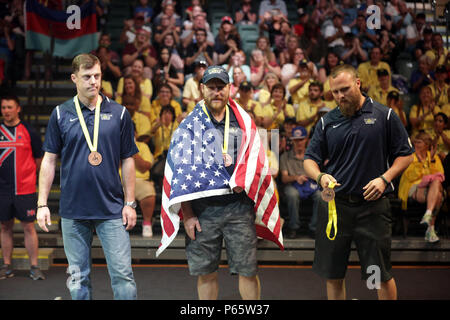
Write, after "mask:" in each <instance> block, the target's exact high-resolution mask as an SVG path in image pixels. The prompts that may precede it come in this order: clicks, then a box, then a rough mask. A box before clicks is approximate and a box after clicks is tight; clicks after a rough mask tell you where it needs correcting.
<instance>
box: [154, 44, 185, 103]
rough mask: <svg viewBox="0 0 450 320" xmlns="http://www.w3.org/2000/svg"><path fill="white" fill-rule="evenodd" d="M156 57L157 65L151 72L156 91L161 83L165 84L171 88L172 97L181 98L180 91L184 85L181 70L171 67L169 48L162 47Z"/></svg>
mask: <svg viewBox="0 0 450 320" xmlns="http://www.w3.org/2000/svg"><path fill="white" fill-rule="evenodd" d="M158 56H159V59H158V63H157V64H156V66H155V69H154V70H153V74H154V75H155V76H154V78H153V82H154V84H155V86H156V88H157V90H158V88H159V87H160V86H161V85H162V84H163V83H166V84H168V85H169V86H170V87H171V88H172V93H173V95H174V97H176V98H179V97H181V89H182V87H183V84H184V73H183V70H180V69H177V68H175V67H174V66H173V65H172V63H171V53H170V50H169V48H166V47H162V48H161V50H160V51H159V55H158Z"/></svg>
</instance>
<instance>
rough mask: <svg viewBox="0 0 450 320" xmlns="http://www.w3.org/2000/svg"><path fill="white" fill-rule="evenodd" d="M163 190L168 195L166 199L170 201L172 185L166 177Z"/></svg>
mask: <svg viewBox="0 0 450 320" xmlns="http://www.w3.org/2000/svg"><path fill="white" fill-rule="evenodd" d="M163 190H164V194H165V195H166V197H167V198H168V199H170V184H169V181H167V178H166V177H165V176H164V180H163Z"/></svg>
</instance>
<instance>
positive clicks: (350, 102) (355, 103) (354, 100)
mask: <svg viewBox="0 0 450 320" xmlns="http://www.w3.org/2000/svg"><path fill="white" fill-rule="evenodd" d="M358 107H359V97H356V96H350V97H347V98H346V99H345V100H344V101H342V100H341V101H340V102H339V110H340V111H341V113H342V114H343V115H344V117H347V118H351V117H352V116H353V115H354V114H355V113H356V111H357V110H358Z"/></svg>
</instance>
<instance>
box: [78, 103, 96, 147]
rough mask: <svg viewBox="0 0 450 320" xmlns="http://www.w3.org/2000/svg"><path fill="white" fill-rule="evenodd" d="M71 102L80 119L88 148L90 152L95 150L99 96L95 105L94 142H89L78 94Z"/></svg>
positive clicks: (89, 138)
mask: <svg viewBox="0 0 450 320" xmlns="http://www.w3.org/2000/svg"><path fill="white" fill-rule="evenodd" d="M73 102H74V103H75V109H76V110H77V115H78V119H79V121H80V126H81V129H82V130H83V134H84V138H85V139H86V142H87V144H88V147H89V150H91V152H94V151H97V145H98V131H99V127H100V104H101V98H100V96H98V97H97V105H96V106H95V120H94V142H91V137H90V136H89V131H88V129H87V127H86V122H85V121H84V117H83V113H82V112H81V107H80V103H79V102H78V96H75V97H74V98H73Z"/></svg>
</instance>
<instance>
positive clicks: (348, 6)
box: [336, 0, 358, 28]
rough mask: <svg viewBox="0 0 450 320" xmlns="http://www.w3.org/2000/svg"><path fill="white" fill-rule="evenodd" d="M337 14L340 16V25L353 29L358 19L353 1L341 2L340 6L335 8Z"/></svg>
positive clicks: (345, 0) (344, 0) (343, 0)
mask: <svg viewBox="0 0 450 320" xmlns="http://www.w3.org/2000/svg"><path fill="white" fill-rule="evenodd" d="M336 10H337V11H338V13H340V14H341V15H342V24H343V25H344V26H348V27H349V28H353V27H354V25H355V24H356V18H357V17H358V9H357V8H356V4H355V1H354V0H342V2H341V5H340V6H336Z"/></svg>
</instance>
